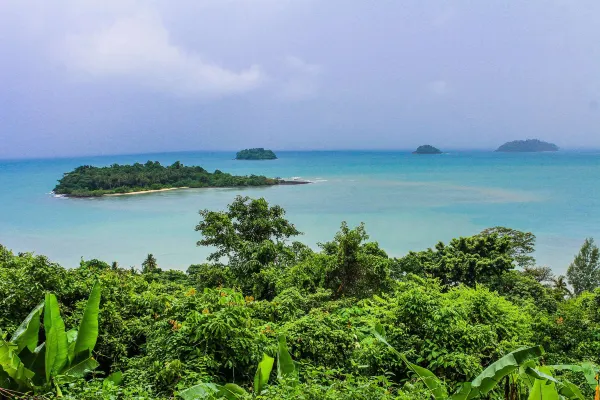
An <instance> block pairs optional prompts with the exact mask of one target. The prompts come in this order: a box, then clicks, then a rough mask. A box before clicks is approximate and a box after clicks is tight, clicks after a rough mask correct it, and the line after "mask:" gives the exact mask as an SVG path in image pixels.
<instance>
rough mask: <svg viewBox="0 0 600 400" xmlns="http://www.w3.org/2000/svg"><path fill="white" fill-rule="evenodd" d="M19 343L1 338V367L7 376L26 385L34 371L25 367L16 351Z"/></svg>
mask: <svg viewBox="0 0 600 400" xmlns="http://www.w3.org/2000/svg"><path fill="white" fill-rule="evenodd" d="M16 350H17V345H16V344H13V343H9V342H7V341H5V340H1V339H0V369H1V370H2V371H4V374H2V375H3V376H4V378H3V379H4V380H7V378H6V376H8V377H9V378H10V380H12V381H14V382H16V383H18V384H19V385H26V384H27V382H28V381H29V380H30V379H31V378H33V372H32V371H30V370H29V369H27V368H26V367H25V365H24V364H23V363H22V362H21V359H20V358H19V357H18V356H17V353H16Z"/></svg>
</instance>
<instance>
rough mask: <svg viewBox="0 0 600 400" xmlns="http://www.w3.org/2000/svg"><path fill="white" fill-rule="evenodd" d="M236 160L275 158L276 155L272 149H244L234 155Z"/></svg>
mask: <svg viewBox="0 0 600 400" xmlns="http://www.w3.org/2000/svg"><path fill="white" fill-rule="evenodd" d="M235 159H236V160H276V159H277V156H276V155H275V153H273V151H272V150H266V149H263V148H262V147H259V148H255V149H245V150H241V151H238V152H237V154H236V155H235Z"/></svg>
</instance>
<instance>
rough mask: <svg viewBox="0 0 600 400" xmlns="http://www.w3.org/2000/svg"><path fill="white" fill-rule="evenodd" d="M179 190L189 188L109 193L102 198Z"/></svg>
mask: <svg viewBox="0 0 600 400" xmlns="http://www.w3.org/2000/svg"><path fill="white" fill-rule="evenodd" d="M179 189H189V187H188V186H182V187H176V188H166V189H153V190H141V191H139V192H129V193H110V194H104V195H103V196H127V195H130V194H144V193H157V192H167V191H169V190H179Z"/></svg>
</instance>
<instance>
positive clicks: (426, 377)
mask: <svg viewBox="0 0 600 400" xmlns="http://www.w3.org/2000/svg"><path fill="white" fill-rule="evenodd" d="M373 335H374V336H375V338H376V339H377V340H379V341H380V342H382V343H384V344H385V345H387V346H388V347H389V348H390V349H391V350H392V351H393V352H394V354H396V355H397V356H398V357H399V358H400V359H401V360H402V361H403V362H404V364H406V366H407V367H408V368H409V369H410V370H411V371H412V372H413V373H415V374H416V375H417V377H418V378H419V379H420V380H421V381H422V382H423V383H424V384H425V386H426V387H427V389H428V390H429V393H430V394H431V396H433V398H434V399H435V400H447V399H448V392H446V388H445V387H444V385H443V384H442V382H441V381H440V379H439V378H438V377H437V376H435V374H434V373H433V372H431V371H430V370H428V369H426V368H423V367H420V366H418V365H416V364H413V363H411V362H410V361H408V359H407V358H406V356H405V355H404V354H402V353H400V352H399V351H398V350H396V349H395V348H394V347H392V345H391V344H389V343H388V341H387V340H386V338H385V331H384V329H383V326H382V325H381V324H380V323H377V324H376V325H375V329H374V331H373Z"/></svg>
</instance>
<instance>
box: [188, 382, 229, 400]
mask: <svg viewBox="0 0 600 400" xmlns="http://www.w3.org/2000/svg"><path fill="white" fill-rule="evenodd" d="M219 387H220V385H215V384H214V383H199V384H197V385H195V386H192V387H189V388H187V389H185V390H182V391H181V392H179V397H181V398H182V399H184V400H198V399H206V398H209V397H210V396H214V395H215V394H217V393H218V392H219Z"/></svg>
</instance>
